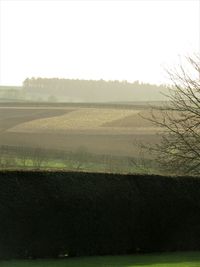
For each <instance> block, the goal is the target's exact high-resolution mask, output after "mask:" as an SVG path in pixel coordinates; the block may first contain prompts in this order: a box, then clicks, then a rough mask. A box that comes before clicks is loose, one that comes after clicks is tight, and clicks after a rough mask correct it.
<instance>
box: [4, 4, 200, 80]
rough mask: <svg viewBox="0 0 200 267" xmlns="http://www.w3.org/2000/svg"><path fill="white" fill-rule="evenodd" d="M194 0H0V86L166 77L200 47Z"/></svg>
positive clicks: (198, 12)
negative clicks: (44, 80) (48, 80)
mask: <svg viewBox="0 0 200 267" xmlns="http://www.w3.org/2000/svg"><path fill="white" fill-rule="evenodd" d="M199 18H200V1H199V0H157V1H156V0H155V1H152V0H147V1H145V0H140V1H137V0H132V1H124V0H123V1H111V0H110V1H103V0H102V1H95V0H94V1H84V0H82V1H74V0H73V1H67V0H61V1H59V0H51V1H48V0H34V1H31V0H23V1H18V0H0V84H2V85H6V84H7V85H14V84H16V85H20V84H21V83H22V81H23V80H24V79H25V78H26V77H33V76H35V77H63V78H79V79H81V78H83V79H101V78H102V79H105V80H115V79H117V80H129V81H133V80H140V81H145V82H147V81H148V82H151V83H161V82H166V81H167V80H166V75H165V72H164V70H163V68H164V67H165V66H174V65H176V64H177V62H178V61H177V60H178V55H187V54H191V53H196V52H198V51H199V46H200V25H199V22H200V19H199Z"/></svg>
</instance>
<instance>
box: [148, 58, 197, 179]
mask: <svg viewBox="0 0 200 267" xmlns="http://www.w3.org/2000/svg"><path fill="white" fill-rule="evenodd" d="M186 62H187V64H186V65H185V64H183V63H181V64H180V65H179V67H178V69H175V70H168V71H167V72H168V75H169V77H170V79H171V81H172V84H173V85H172V86H170V88H169V94H168V95H167V97H168V100H169V101H167V102H166V103H167V104H166V105H165V106H163V107H158V108H152V112H151V116H150V117H149V118H148V120H150V121H152V122H153V123H154V124H155V125H156V126H158V127H160V129H161V130H162V131H161V133H160V135H161V141H160V142H159V143H157V144H156V145H155V146H153V147H151V148H150V149H151V151H152V152H154V153H156V156H157V160H158V161H159V162H160V164H161V166H162V167H163V168H165V169H167V170H168V171H172V172H173V173H178V174H195V175H196V174H200V56H199V55H194V56H192V57H190V56H189V57H186Z"/></svg>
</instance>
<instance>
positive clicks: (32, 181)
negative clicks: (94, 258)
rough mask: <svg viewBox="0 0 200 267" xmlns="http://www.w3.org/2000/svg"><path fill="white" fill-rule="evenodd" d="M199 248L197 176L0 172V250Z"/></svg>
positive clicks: (75, 252)
mask: <svg viewBox="0 0 200 267" xmlns="http://www.w3.org/2000/svg"><path fill="white" fill-rule="evenodd" d="M199 249H200V179H198V178H191V177H190V178H189V177H188V178H187V177H179V178H171V177H161V176H147V175H145V176H139V175H138V176H137V175H117V174H100V173H98V174H97V173H78V172H31V171H27V172H25V171H24V172H20V171H18V172H17V171H10V172H9V171H8V172H0V258H30V257H32V258H38V257H40V258H43V257H58V256H59V255H63V254H68V255H69V256H80V255H104V254H122V253H134V252H140V251H141V252H154V251H171V250H199Z"/></svg>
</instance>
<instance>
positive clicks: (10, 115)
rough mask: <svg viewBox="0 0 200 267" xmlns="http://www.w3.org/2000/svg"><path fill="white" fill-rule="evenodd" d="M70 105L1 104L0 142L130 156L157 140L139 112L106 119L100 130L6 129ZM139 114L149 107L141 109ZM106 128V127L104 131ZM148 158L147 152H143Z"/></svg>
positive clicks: (53, 114)
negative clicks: (54, 106) (43, 130)
mask: <svg viewBox="0 0 200 267" xmlns="http://www.w3.org/2000/svg"><path fill="white" fill-rule="evenodd" d="M75 109H76V107H73V108H71V107H69V108H66V107H65V108H62V107H61V108H59V109H53V108H52V107H50V108H41V107H36V108H34V107H31V108H30V107H29V108H28V107H27V108H26V107H23V108H20V107H17V108H12V107H7V108H5V107H4V108H1V107H0V145H13V146H29V147H41V148H49V149H59V150H77V149H78V148H80V147H84V148H85V149H86V150H88V151H89V152H93V153H97V154H113V155H132V156H137V155H138V153H140V148H139V146H138V143H141V142H142V143H145V144H150V143H151V144H152V143H156V142H157V141H158V137H157V135H156V129H155V131H154V128H153V126H152V124H151V123H150V122H149V121H147V120H144V119H142V118H141V117H140V116H139V115H138V114H134V115H130V116H127V117H124V118H123V119H119V120H114V121H111V122H107V123H105V124H103V125H102V128H101V130H99V131H97V130H95V131H92V130H91V129H90V130H85V131H83V132H81V131H78V130H76V131H63V132H59V131H54V132H50V133H23V132H9V129H10V128H12V127H14V126H16V125H18V124H21V123H24V122H29V121H31V120H37V119H41V118H50V117H55V116H60V115H63V114H66V113H68V112H71V111H73V110H75ZM141 114H142V115H146V114H148V110H141ZM105 129H108V130H107V131H106V130H105ZM146 156H147V157H149V155H146Z"/></svg>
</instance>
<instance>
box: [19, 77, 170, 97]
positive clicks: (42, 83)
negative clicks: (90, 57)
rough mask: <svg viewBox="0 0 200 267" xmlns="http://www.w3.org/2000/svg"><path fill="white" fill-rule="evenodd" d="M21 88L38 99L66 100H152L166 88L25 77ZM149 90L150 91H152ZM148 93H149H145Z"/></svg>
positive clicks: (97, 81) (134, 83)
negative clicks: (53, 98)
mask: <svg viewBox="0 0 200 267" xmlns="http://www.w3.org/2000/svg"><path fill="white" fill-rule="evenodd" d="M23 88H24V89H26V91H27V92H29V93H32V94H40V95H41V96H43V95H45V94H48V95H49V96H61V95H62V96H66V97H68V100H69V101H70V100H72V101H73V100H76V101H89V102H94V101H97V102H98V101H127V100H130V101H134V100H136V101H137V100H145V97H146V99H147V98H149V99H150V100H153V99H154V98H155V95H154V96H152V93H157V97H160V98H161V97H162V98H163V96H159V93H160V92H165V91H166V89H167V86H166V85H155V84H149V83H143V82H139V81H135V82H132V83H130V82H127V81H117V80H114V81H105V80H102V79H101V80H79V79H61V78H39V77H38V78H35V77H32V78H27V79H25V81H24V82H23ZM152 90H153V91H152ZM148 92H149V93H148Z"/></svg>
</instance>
